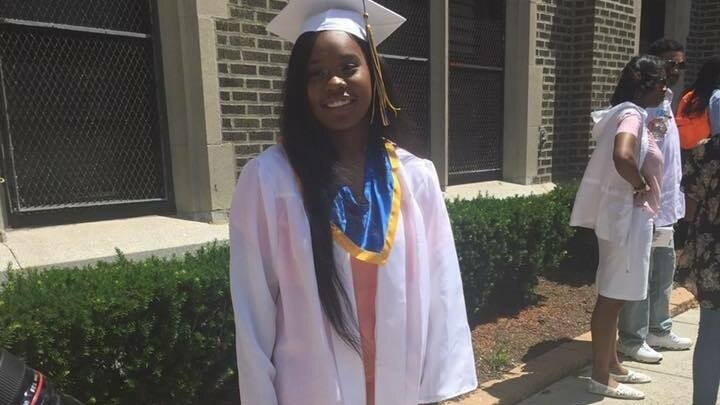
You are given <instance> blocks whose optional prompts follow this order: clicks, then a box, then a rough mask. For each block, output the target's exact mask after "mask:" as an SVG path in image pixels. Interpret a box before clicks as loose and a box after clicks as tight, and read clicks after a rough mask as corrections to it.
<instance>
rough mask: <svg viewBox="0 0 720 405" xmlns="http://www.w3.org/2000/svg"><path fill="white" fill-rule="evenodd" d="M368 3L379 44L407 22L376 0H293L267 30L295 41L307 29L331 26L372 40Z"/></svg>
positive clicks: (311, 30)
mask: <svg viewBox="0 0 720 405" xmlns="http://www.w3.org/2000/svg"><path fill="white" fill-rule="evenodd" d="M364 3H365V4H364ZM365 7H367V14H368V21H367V23H369V24H370V25H371V26H372V28H373V34H374V37H375V43H376V44H379V43H381V42H382V41H384V40H385V39H386V38H387V37H389V36H390V34H392V33H393V32H394V31H395V30H396V29H398V28H399V27H400V26H401V25H402V24H403V23H404V22H405V18H404V17H403V16H401V15H400V14H397V13H395V12H394V11H392V10H389V9H387V8H385V7H383V6H381V5H380V4H378V3H376V2H374V1H372V0H364V1H363V0H290V1H289V2H288V5H287V6H285V8H284V9H283V10H282V11H281V12H280V14H279V15H278V16H277V17H275V18H274V19H273V20H272V21H271V22H270V24H268V26H267V30H268V31H270V32H272V33H273V34H275V35H277V36H279V37H281V38H283V39H285V40H288V41H290V42H295V41H296V40H297V38H298V37H299V36H300V35H302V34H304V33H306V32H313V31H331V30H337V31H345V32H348V33H350V34H353V35H355V36H357V37H358V38H361V39H364V40H368V38H367V32H366V29H365V24H366V21H365V19H364V18H363V14H364V13H365V12H366V9H365Z"/></svg>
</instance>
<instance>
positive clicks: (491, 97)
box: [448, 0, 505, 184]
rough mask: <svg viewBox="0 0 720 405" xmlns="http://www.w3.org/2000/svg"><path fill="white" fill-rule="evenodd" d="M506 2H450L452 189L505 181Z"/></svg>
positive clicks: (464, 0)
mask: <svg viewBox="0 0 720 405" xmlns="http://www.w3.org/2000/svg"><path fill="white" fill-rule="evenodd" d="M504 61H505V1H504V0H450V79H449V82H450V96H449V97H450V99H449V100H448V102H449V116H450V118H449V132H450V134H449V139H448V148H449V150H448V154H449V174H448V182H449V183H450V184H460V183H470V182H476V181H486V180H496V179H500V178H501V177H502V132H503V99H504V97H503V94H504V80H503V79H504V73H503V70H504Z"/></svg>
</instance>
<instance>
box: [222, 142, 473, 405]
mask: <svg viewBox="0 0 720 405" xmlns="http://www.w3.org/2000/svg"><path fill="white" fill-rule="evenodd" d="M397 155H398V160H399V163H400V164H399V166H400V167H399V171H398V176H399V178H400V184H401V187H402V189H401V192H402V200H401V211H400V219H399V221H398V227H397V230H396V233H395V238H394V243H393V247H392V250H391V251H390V255H389V257H388V259H387V262H386V263H385V264H384V265H381V266H379V268H378V286H377V298H376V317H377V318H376V319H377V321H376V322H377V323H376V330H375V333H376V374H375V380H376V388H375V404H376V405H416V404H420V403H431V402H436V401H441V400H444V399H447V398H451V397H454V396H457V395H460V394H463V393H466V392H469V391H472V390H474V389H475V388H476V387H477V377H476V374H475V361H474V356H473V350H472V344H471V338H470V330H469V328H468V323H467V317H466V313H465V301H464V297H463V290H462V285H461V279H460V271H459V267H458V260H457V254H456V252H455V245H454V241H453V235H452V231H451V228H450V222H449V219H448V214H447V210H446V208H445V203H444V199H443V196H442V193H441V190H440V187H439V183H438V179H437V175H436V172H435V168H434V167H433V165H432V163H431V162H429V161H427V160H423V159H419V158H417V157H415V156H413V155H412V154H410V153H408V152H406V151H404V150H402V149H398V150H397ZM230 251H231V263H230V283H231V293H232V300H233V308H234V312H235V329H236V335H237V342H236V343H237V361H238V378H239V382H240V397H241V401H242V403H243V405H365V404H366V398H365V379H364V369H363V362H362V358H361V356H360V355H359V354H358V353H357V352H355V351H354V350H353V349H352V348H350V347H349V346H347V345H346V344H345V343H344V342H343V341H342V340H341V339H340V338H339V336H337V334H336V333H335V332H334V330H333V328H332V327H331V326H330V324H329V323H328V322H327V321H326V320H325V318H324V315H323V311H322V307H321V305H320V299H319V296H318V291H317V284H316V280H315V270H314V265H313V256H312V249H311V243H310V228H309V224H308V220H307V217H306V215H305V211H304V207H303V201H302V197H301V194H300V191H299V187H298V184H297V183H296V177H295V174H294V172H293V170H292V168H291V167H290V164H289V162H288V160H287V157H286V155H285V152H284V150H283V148H282V147H281V146H274V147H272V148H270V149H268V150H267V151H265V152H264V153H262V154H261V155H260V156H258V157H257V158H255V159H253V160H252V161H250V162H248V163H247V165H246V166H245V168H244V170H243V172H242V174H241V176H240V179H239V181H238V184H237V188H236V190H235V194H234V196H233V202H232V209H231V214H230ZM334 254H335V261H336V264H337V268H338V271H339V272H340V275H341V277H342V280H343V283H344V285H345V288H346V289H347V290H348V297H349V298H350V300H351V303H352V305H353V307H354V306H355V302H354V294H353V293H352V291H353V286H352V273H351V267H350V257H349V255H348V253H347V252H346V251H345V250H344V249H343V248H341V247H340V245H338V244H337V243H335V247H334ZM353 313H354V311H353ZM355 322H357V320H355Z"/></svg>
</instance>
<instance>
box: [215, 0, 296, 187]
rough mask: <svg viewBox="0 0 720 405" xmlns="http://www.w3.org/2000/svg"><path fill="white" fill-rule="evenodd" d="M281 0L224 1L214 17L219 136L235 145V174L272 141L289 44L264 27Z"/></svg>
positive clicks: (277, 132) (276, 135)
mask: <svg viewBox="0 0 720 405" xmlns="http://www.w3.org/2000/svg"><path fill="white" fill-rule="evenodd" d="M286 4H287V1H284V0H230V1H229V4H228V7H230V14H231V16H232V18H231V19H228V20H218V21H217V22H216V32H217V47H218V72H219V76H220V106H221V113H222V136H223V140H224V141H225V142H231V143H233V144H234V145H235V155H236V159H237V164H236V174H237V175H239V173H240V170H242V167H243V166H244V165H245V163H246V162H247V161H248V160H249V159H250V158H252V157H253V156H255V155H257V154H258V153H260V152H262V151H263V150H265V149H266V148H268V147H269V146H271V145H273V144H275V141H276V139H277V137H278V135H279V117H280V110H281V108H282V88H283V85H284V82H283V79H284V77H285V69H286V65H287V62H288V58H289V54H290V52H289V50H290V49H291V44H290V43H289V42H286V41H282V40H280V39H279V38H278V37H276V36H273V35H271V34H269V33H267V31H266V30H265V26H266V25H267V23H269V22H270V20H272V19H273V18H274V17H275V15H277V13H278V12H279V11H280V10H282V8H283V7H285V5H286Z"/></svg>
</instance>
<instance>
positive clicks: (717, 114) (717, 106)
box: [708, 91, 720, 135]
mask: <svg viewBox="0 0 720 405" xmlns="http://www.w3.org/2000/svg"><path fill="white" fill-rule="evenodd" d="M708 115H709V118H710V135H720V91H715V92H713V95H712V97H710V103H709V104H708Z"/></svg>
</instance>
